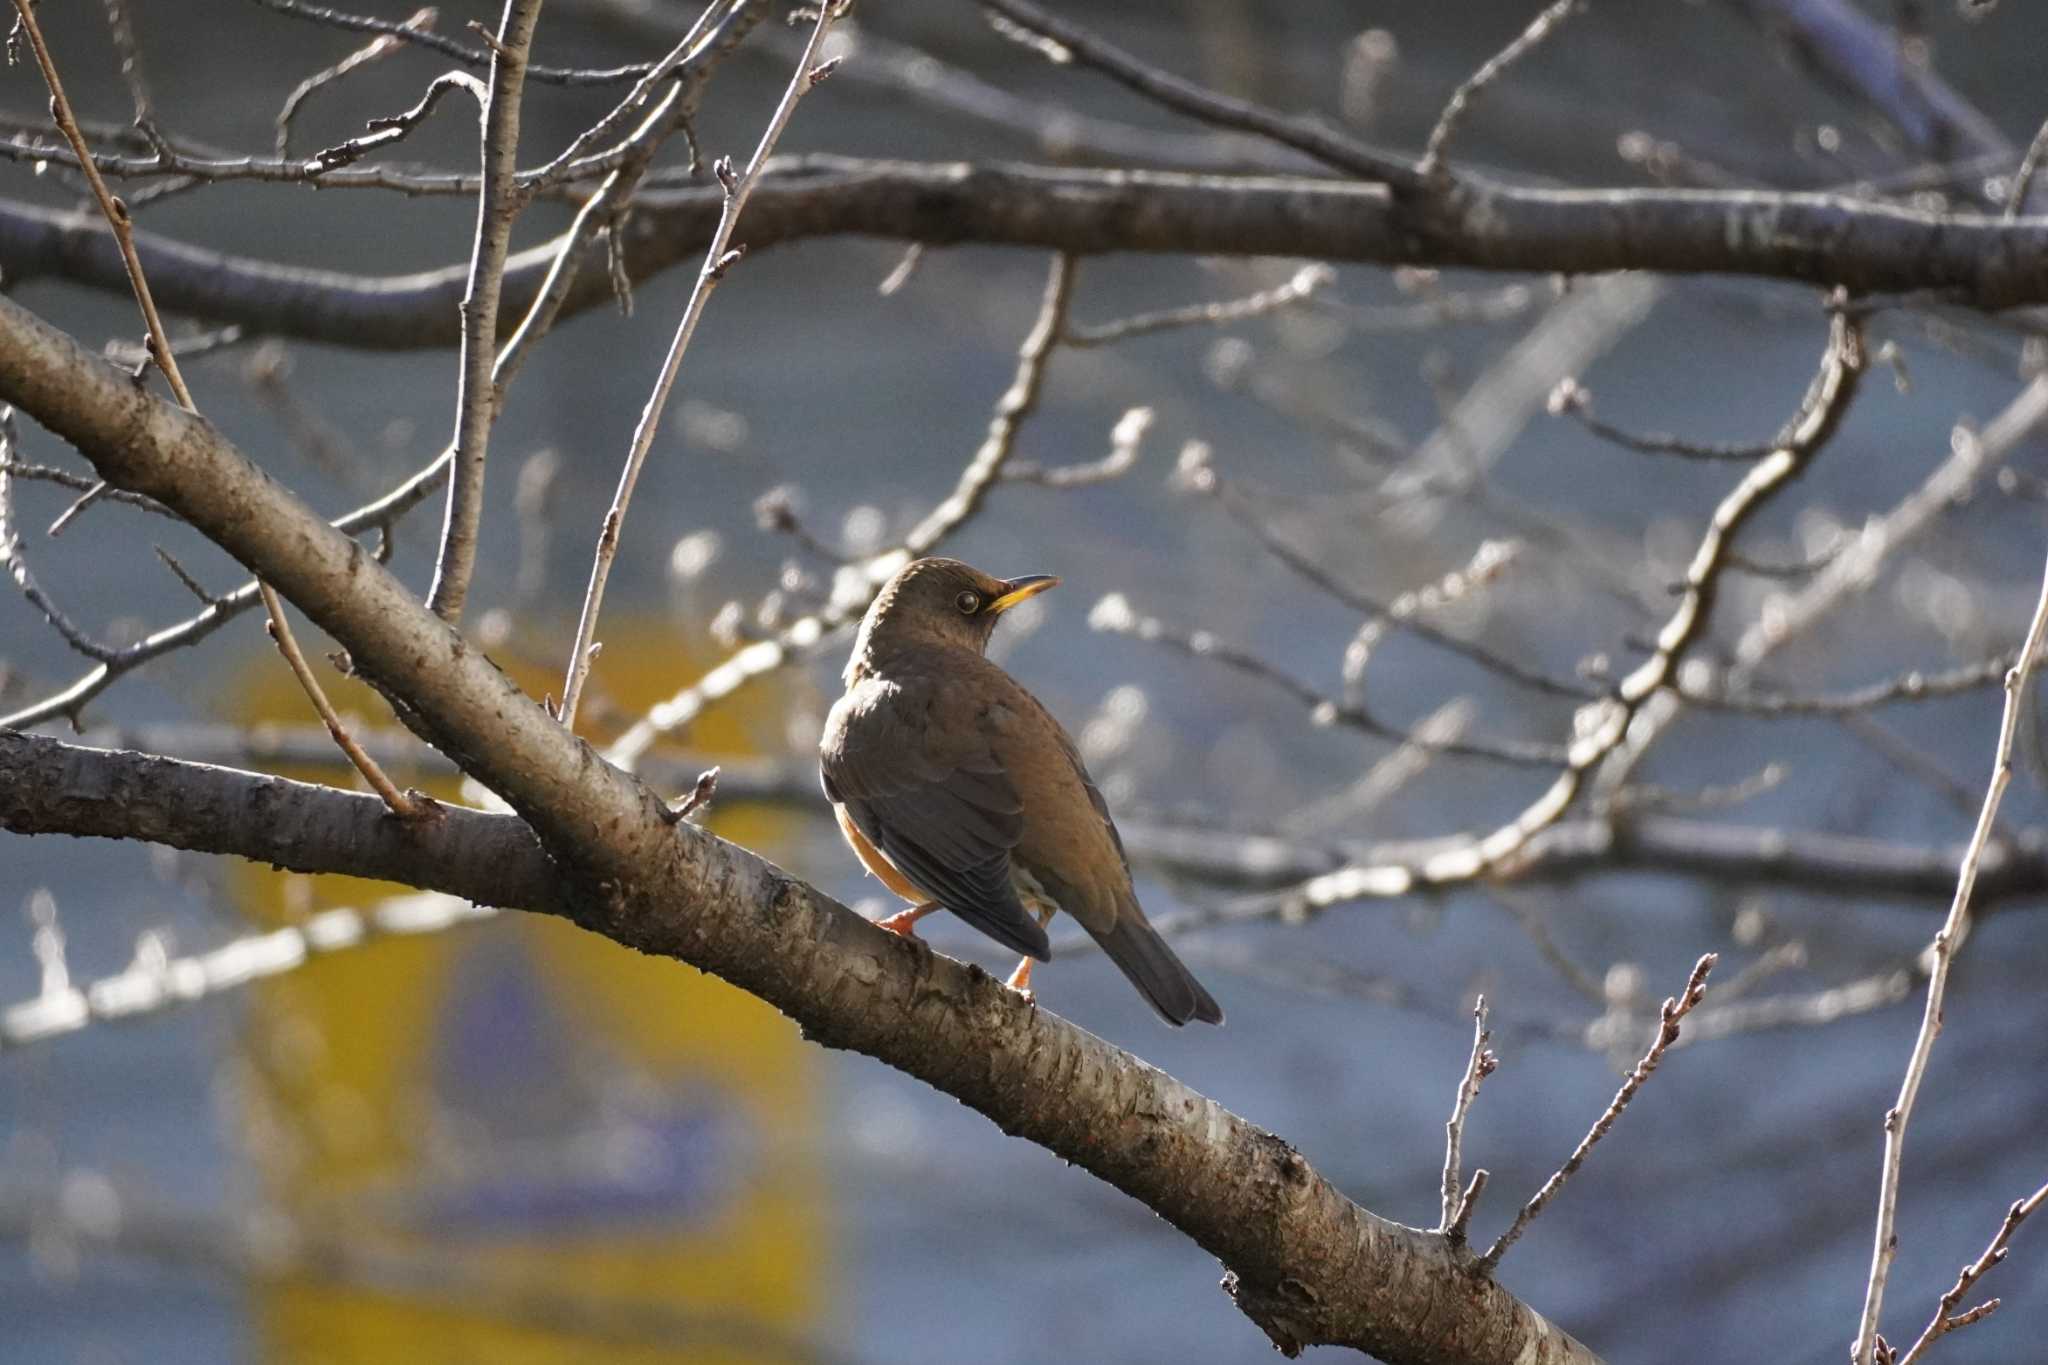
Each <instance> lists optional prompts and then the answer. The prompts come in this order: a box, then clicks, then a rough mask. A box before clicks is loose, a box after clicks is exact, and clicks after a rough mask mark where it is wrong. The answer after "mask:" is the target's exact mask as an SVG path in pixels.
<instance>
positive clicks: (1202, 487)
mask: <svg viewBox="0 0 2048 1365" xmlns="http://www.w3.org/2000/svg"><path fill="white" fill-rule="evenodd" d="M1181 473H1182V476H1183V477H1182V478H1181V480H1180V484H1179V486H1180V487H1182V488H1186V489H1189V490H1191V491H1194V492H1197V493H1202V494H1205V495H1209V496H1212V497H1214V498H1215V499H1216V500H1217V502H1218V503H1219V504H1220V505H1221V506H1222V508H1223V510H1224V511H1225V512H1227V513H1228V514H1229V515H1230V518H1231V520H1233V521H1235V522H1236V523H1237V524H1238V525H1239V526H1241V527H1243V528H1244V529H1245V530H1246V531H1248V532H1250V533H1251V534H1252V535H1253V536H1254V537H1255V538H1256V539H1257V540H1258V542H1259V544H1260V545H1261V546H1262V547H1263V548H1264V549H1265V551H1266V553H1267V554H1270V555H1271V556H1273V558H1274V559H1276V560H1278V561H1279V562H1280V563H1281V564H1282V565H1284V566H1285V567H1286V568H1288V569H1289V570H1290V571H1292V572H1293V573H1294V574H1295V575H1296V576H1297V577H1299V578H1301V579H1302V580H1303V581H1304V582H1307V583H1308V584H1310V585H1311V586H1313V587H1315V588H1317V589H1319V590H1320V591H1322V592H1324V593H1326V594H1328V595H1329V596H1330V597H1331V598H1333V599H1334V600H1336V601H1338V602H1341V603H1342V604H1343V605H1345V606H1347V607H1349V608H1351V609H1352V610H1353V611H1356V612H1360V613H1363V614H1364V615H1366V616H1369V617H1371V618H1373V619H1375V620H1380V621H1386V622H1388V623H1390V624H1391V625H1393V626H1394V627H1395V628H1398V629H1399V630H1401V631H1403V632H1405V633H1407V634H1410V635H1413V636H1415V637H1416V638H1418V639H1421V640H1426V641H1428V642H1429V643H1430V644H1433V645H1435V646H1436V647H1437V648H1439V649H1443V650H1447V651H1449V652H1450V653H1453V654H1456V655H1457V656H1459V657H1460V658H1462V659H1468V660H1470V661H1471V662H1473V663H1475V664H1477V665H1479V666H1480V667H1481V668H1483V669H1485V670H1486V671H1487V672H1489V673H1492V674H1494V675H1496V676H1498V677H1501V678H1505V679H1506V680H1507V681H1509V682H1512V683H1516V684H1518V685H1520V686H1523V687H1527V688H1529V689H1531V690H1533V691H1536V692H1542V693H1546V694H1548V695H1550V696H1556V697H1569V698H1572V699H1573V700H1575V701H1590V700H1592V699H1593V698H1594V697H1595V696H1596V695H1598V693H1597V690H1596V689H1594V688H1592V687H1589V686H1587V685H1586V684H1584V683H1582V682H1579V681H1576V680H1574V679H1566V678H1558V677H1553V676H1552V675H1550V674H1548V673H1544V672H1541V671H1539V670H1537V669H1533V668H1530V667H1528V666H1527V665H1525V664H1523V663H1521V662H1520V661H1518V660H1516V659H1512V658H1509V657H1508V656H1507V655H1505V654H1498V653H1495V652H1494V651H1493V650H1490V649H1488V648H1486V647H1485V646H1484V645H1480V644H1475V643H1474V642H1472V641H1470V640H1466V639H1464V638H1462V637H1461V636H1457V635H1453V634H1451V633H1450V632H1449V631H1447V630H1443V629H1441V628H1439V627H1437V626H1434V625H1431V624H1430V623H1429V622H1428V621H1427V620H1425V619H1423V618H1422V617H1421V616H1420V615H1418V614H1417V613H1416V612H1414V611H1397V610H1396V608H1397V606H1398V605H1399V604H1398V603H1397V602H1387V601H1382V600H1380V599H1379V598H1376V597H1372V596H1370V595H1368V594H1366V593H1364V592H1361V591H1360V590H1358V589H1357V588H1354V587H1352V586H1351V585H1350V584H1349V583H1346V582H1345V581H1344V580H1343V579H1341V578H1339V577H1338V576H1337V575H1336V574H1334V573H1332V572H1331V571H1330V570H1329V569H1326V568H1324V567H1323V565H1321V564H1320V563H1318V562H1317V561H1316V558H1315V556H1313V555H1311V554H1308V553H1305V552H1304V551H1303V550H1302V548H1301V546H1300V544H1299V542H1298V541H1297V540H1296V539H1294V538H1293V537H1290V536H1287V535H1285V534H1283V533H1281V532H1280V531H1279V530H1277V529H1276V528H1274V527H1273V526H1272V525H1271V524H1269V523H1268V522H1267V520H1266V519H1265V518H1264V517H1261V516H1259V515H1258V513H1257V511H1256V510H1255V509H1254V508H1253V507H1252V505H1251V502H1250V500H1249V499H1248V498H1247V497H1245V495H1244V494H1242V493H1241V492H1239V491H1238V490H1237V489H1236V488H1235V487H1234V486H1233V485H1231V484H1230V483H1229V482H1228V481H1226V480H1225V479H1224V478H1223V477H1222V475H1220V474H1219V473H1217V472H1216V469H1215V466H1214V465H1213V464H1212V463H1210V462H1209V461H1208V460H1207V459H1206V458H1204V459H1202V460H1201V461H1199V462H1198V463H1195V464H1194V465H1193V466H1192V467H1191V465H1190V462H1189V461H1188V460H1187V459H1186V458H1185V457H1183V463H1182V470H1181Z"/></svg>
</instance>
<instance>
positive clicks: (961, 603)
mask: <svg viewBox="0 0 2048 1365" xmlns="http://www.w3.org/2000/svg"><path fill="white" fill-rule="evenodd" d="M953 605H954V606H956V607H958V608H960V614H961V615H962V616H972V615H974V613H976V612H978V611H980V610H981V594H980V593H978V592H963V593H961V594H960V595H959V596H958V597H956V598H954V599H953Z"/></svg>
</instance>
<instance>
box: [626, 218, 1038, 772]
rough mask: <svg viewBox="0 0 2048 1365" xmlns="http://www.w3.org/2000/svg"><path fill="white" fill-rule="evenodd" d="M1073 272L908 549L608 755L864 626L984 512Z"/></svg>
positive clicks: (836, 588) (855, 574)
mask: <svg viewBox="0 0 2048 1365" xmlns="http://www.w3.org/2000/svg"><path fill="white" fill-rule="evenodd" d="M1074 276H1075V268H1074V262H1073V260H1072V259H1071V258H1070V257H1067V256H1056V257H1054V258H1053V262H1052V265H1051V267H1050V268H1049V269H1048V271H1047V273H1046V279H1045V290H1044V293H1043V295H1042V298H1041V302H1040V305H1039V310H1038V316H1037V318H1036V320H1035V321H1034V322H1033V323H1032V324H1031V330H1030V331H1029V332H1028V333H1027V334H1026V335H1025V337H1024V340H1023V342H1022V344H1021V345H1019V347H1018V348H1017V367H1016V369H1015V371H1014V372H1013V373H1012V375H1011V377H1010V386H1009V388H1007V389H1005V390H1004V391H1003V394H1002V396H1001V397H1000V398H998V399H997V400H996V404H995V411H994V412H993V413H991V414H990V416H989V422H988V432H987V434H986V435H985V436H983V437H982V441H981V444H980V445H979V446H978V447H976V449H975V452H974V455H973V457H972V458H971V459H969V460H968V462H967V463H966V465H965V466H964V467H963V468H962V469H961V471H960V477H959V479H958V480H957V481H956V482H955V483H954V485H953V491H952V492H951V493H950V494H948V495H947V496H946V497H945V499H944V500H943V501H941V502H940V503H939V504H938V505H937V506H935V507H933V508H932V510H931V511H929V512H927V513H925V515H924V516H923V518H922V519H920V520H919V521H918V523H917V524H916V525H915V526H913V527H911V528H910V530H909V531H908V532H907V533H906V534H905V535H904V537H903V540H902V543H901V544H899V545H897V546H895V547H894V548H892V549H889V550H885V551H883V552H882V553H880V554H877V555H874V556H872V557H870V558H869V559H868V560H867V561H866V562H865V563H864V564H861V565H859V566H857V567H854V568H850V569H849V571H848V572H845V573H842V574H839V575H837V576H836V577H835V579H834V582H833V596H832V600H831V601H830V602H828V603H827V604H826V605H825V607H824V608H823V609H822V610H820V611H816V612H812V613H809V614H807V615H805V616H801V617H799V618H797V619H796V620H795V621H792V622H791V623H790V624H789V625H787V626H785V627H783V628H782V629H781V630H780V631H778V632H777V633H776V635H775V636H774V638H772V639H768V640H757V641H755V642H754V643H753V644H750V645H747V646H746V647H745V648H743V649H741V650H739V651H738V652H737V653H735V654H734V655H733V656H732V657H731V658H729V659H727V660H726V661H725V662H724V663H721V664H719V665H718V666H717V667H715V668H713V669H711V670H710V671H709V672H708V673H705V674H704V675H703V676H702V677H700V678H698V679H697V680H696V681H695V682H693V683H691V684H690V685H689V686H687V687H685V688H683V689H682V690H681V691H679V692H676V693H675V694H674V695H672V696H670V697H669V698H668V699H667V700H666V701H663V702H661V703H659V704H658V705H656V706H655V707H654V708H653V709H651V710H650V711H648V713H647V714H646V715H645V716H642V717H641V718H640V719H639V720H637V721H635V722H634V723H633V724H632V725H630V726H629V727H627V729H626V731H625V733H623V734H621V735H620V736H619V737H618V738H617V739H615V740H613V741H612V743H611V745H610V746H609V747H608V748H607V749H606V750H605V757H606V758H607V759H609V760H610V761H611V762H613V763H616V764H618V765H619V766H621V767H623V768H626V769H628V770H631V769H632V767H633V766H634V765H635V764H636V763H638V762H639V760H640V758H641V756H642V755H644V754H645V753H646V752H647V750H648V749H649V748H650V747H651V746H652V745H653V744H654V741H655V740H657V739H659V738H660V737H661V736H662V735H665V734H668V733H670V732H671V731H673V730H676V729H678V728H680V727H681V726H684V725H688V724H689V723H690V722H691V721H693V720H695V719H696V718H697V717H698V716H699V715H701V714H702V713H703V711H704V708H705V707H707V706H709V705H711V704H712V703H713V702H716V701H719V700H721V699H723V698H725V697H729V696H731V695H732V694H733V693H735V692H737V691H738V690H739V689H740V688H742V687H744V686H746V685H747V684H748V683H749V682H751V681H753V680H754V679H755V678H758V677H761V676H763V675H764V674H767V673H772V672H774V671H775V670H776V669H778V668H782V667H783V666H785V665H786V664H789V663H791V662H792V661H794V660H796V659H798V658H801V657H803V656H804V655H805V654H807V653H808V652H809V651H811V650H813V649H815V648H817V646H818V645H819V644H820V643H821V642H823V641H824V640H825V639H826V638H827V637H829V636H830V635H831V634H832V633H833V632H834V631H836V630H839V629H841V628H842V627H845V626H849V625H852V624H853V623H854V622H856V621H858V620H860V618H861V614H862V613H863V612H865V611H866V610H867V608H868V603H869V602H871V601H873V600H874V596H875V594H876V593H878V592H880V591H881V589H882V585H883V584H884V583H886V582H888V581H889V579H890V577H891V576H892V575H894V574H895V572H896V571H897V570H898V569H900V568H902V567H903V566H904V565H905V564H906V563H908V562H909V561H910V560H913V559H916V558H918V557H919V556H921V555H927V554H930V553H931V552H932V551H933V550H934V549H936V548H938V546H939V545H940V544H941V543H942V542H943V541H944V540H945V539H946V537H948V536H950V535H952V534H953V533H954V532H955V531H957V530H959V529H960V527H961V526H963V525H965V524H966V523H967V522H968V521H969V520H971V519H972V518H973V516H974V515H975V513H976V512H978V511H980V510H981V506H982V503H983V502H984V501H986V500H987V498H988V495H989V493H990V492H991V491H993V490H994V488H995V486H996V485H997V484H998V483H999V482H1001V480H1002V476H1003V472H1004V470H1005V469H1006V468H1007V467H1008V466H1009V462H1010V456H1011V453H1012V452H1013V451H1014V450H1015V449H1016V444H1017V433H1018V432H1019V431H1020V430H1022V428H1023V425H1024V423H1025V421H1026V420H1028V419H1029V418H1030V416H1031V415H1032V413H1034V412H1036V411H1037V410H1038V401H1039V398H1040V396H1041V395H1042V394H1043V393H1044V391H1045V373H1046V369H1047V368H1048V365H1049V363H1050V361H1051V359H1052V355H1053V352H1054V351H1056V350H1057V349H1058V348H1059V338H1060V333H1061V331H1062V329H1063V328H1064V326H1065V324H1066V318H1067V309H1068V307H1069V305H1070V303H1071V301H1072V298H1073V289H1074Z"/></svg>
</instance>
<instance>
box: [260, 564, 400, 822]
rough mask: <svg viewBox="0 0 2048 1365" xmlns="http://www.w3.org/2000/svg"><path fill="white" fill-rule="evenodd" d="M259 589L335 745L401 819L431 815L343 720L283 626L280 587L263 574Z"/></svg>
mask: <svg viewBox="0 0 2048 1365" xmlns="http://www.w3.org/2000/svg"><path fill="white" fill-rule="evenodd" d="M256 591H257V593H258V594H260V595H261V596H262V598H263V609H264V610H265V611H267V612H269V613H270V620H269V621H268V622H267V623H266V624H267V627H268V629H269V632H270V639H271V642H272V643H273V644H275V645H276V646H277V652H278V653H280V654H282V655H283V656H284V661H285V663H286V664H287V665H289V666H290V668H291V670H292V676H293V677H295V678H297V679H298V680H299V686H301V687H303V688H304V689H305V690H306V696H307V697H308V698H310V699H311V701H312V703H313V709H314V710H315V711H317V712H319V713H320V722H321V724H323V725H325V726H326V727H327V733H328V734H329V735H330V736H332V737H333V739H334V743H335V747H336V748H338V749H340V750H341V751H342V753H344V754H346V755H347V756H348V761H349V762H350V763H351V764H353V765H354V766H355V768H356V771H358V772H360V773H361V774H362V775H363V778H364V780H365V781H367V782H368V783H369V784H370V789H371V790H372V791H374V792H376V793H377V795H378V796H380V797H382V798H383V799H384V804H385V805H387V806H389V807H390V808H391V813H392V814H393V815H395V816H397V817H398V818H399V819H401V820H422V819H427V818H429V817H431V816H432V815H433V814H434V813H435V812H436V811H438V810H439V807H438V806H437V805H436V804H435V803H434V802H433V801H432V800H430V799H428V798H427V797H426V796H425V795H424V794H422V793H420V792H404V791H400V790H399V789H398V784H397V783H395V782H393V781H392V780H391V779H390V778H389V777H386V776H385V775H384V770H383V768H381V767H379V766H378V764H377V761H376V760H375V759H373V758H371V757H370V755H369V754H368V753H367V752H365V751H364V749H363V746H362V745H360V744H358V743H356V741H355V737H354V736H353V735H351V734H350V733H349V732H348V727H346V726H345V725H343V724H342V723H341V717H340V715H338V714H337V713H336V712H335V709H334V703H333V702H330V701H329V700H327V694H326V693H325V692H324V691H322V690H321V687H320V683H319V681H318V680H317V679H315V678H314V676H313V669H312V666H311V665H310V664H308V663H307V662H306V656H305V654H304V653H303V652H302V651H301V650H300V649H299V642H298V640H296V639H295V638H293V636H292V633H291V631H289V630H286V629H283V628H282V625H281V623H282V622H283V621H284V603H283V602H281V601H279V600H278V596H277V592H276V590H275V589H273V588H272V587H271V586H270V585H269V584H268V583H265V582H264V581H263V580H262V579H260V578H259V579H257V580H256Z"/></svg>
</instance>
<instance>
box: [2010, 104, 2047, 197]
mask: <svg viewBox="0 0 2048 1365" xmlns="http://www.w3.org/2000/svg"><path fill="white" fill-rule="evenodd" d="M2044 155H2048V123H2043V124H2042V125H2041V128H2040V131H2039V132H2036V133H2035V134H2034V140H2033V141H2032V142H2029V143H2028V144H2027V154H2026V155H2025V156H2023V157H2021V158H2020V168H2019V170H2017V171H2016V172H2014V173H2013V177H2012V189H2011V190H2009V191H2007V193H2006V196H2005V218H2006V221H2007V222H2011V221H2012V220H2013V219H2015V218H2017V217H2019V216H2020V210H2021V209H2022V208H2025V207H2026V203H2027V191H2028V189H2030V188H2031V187H2032V186H2033V183H2034V174H2035V172H2036V171H2038V170H2040V168H2041V158H2042V157H2043V156H2044Z"/></svg>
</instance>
